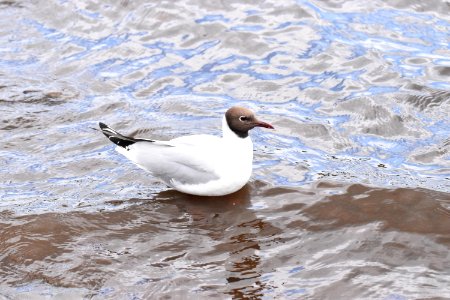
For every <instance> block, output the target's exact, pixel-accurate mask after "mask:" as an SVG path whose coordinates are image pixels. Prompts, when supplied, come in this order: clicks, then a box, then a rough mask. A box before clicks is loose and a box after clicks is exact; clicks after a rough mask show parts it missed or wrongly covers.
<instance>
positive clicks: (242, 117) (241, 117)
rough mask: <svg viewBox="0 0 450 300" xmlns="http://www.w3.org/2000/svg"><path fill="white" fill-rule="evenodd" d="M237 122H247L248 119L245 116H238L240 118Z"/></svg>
mask: <svg viewBox="0 0 450 300" xmlns="http://www.w3.org/2000/svg"><path fill="white" fill-rule="evenodd" d="M239 120H240V121H242V122H244V121H248V117H246V116H240V117H239Z"/></svg>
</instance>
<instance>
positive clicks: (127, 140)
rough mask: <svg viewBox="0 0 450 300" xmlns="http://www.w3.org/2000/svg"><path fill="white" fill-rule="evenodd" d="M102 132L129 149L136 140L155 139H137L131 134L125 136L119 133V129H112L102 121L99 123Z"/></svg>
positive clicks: (112, 140)
mask: <svg viewBox="0 0 450 300" xmlns="http://www.w3.org/2000/svg"><path fill="white" fill-rule="evenodd" d="M98 125H99V127H100V129H101V131H102V133H103V134H104V135H105V136H106V137H107V138H108V139H109V140H110V141H111V142H113V143H114V144H116V145H117V146H120V147H122V148H125V149H127V148H128V147H129V146H130V145H133V144H134V143H136V142H143V141H145V142H154V141H153V140H147V139H135V138H132V137H129V136H124V135H122V134H120V133H118V132H117V131H115V130H114V129H112V128H111V127H109V126H108V125H106V124H104V123H102V122H100V123H98Z"/></svg>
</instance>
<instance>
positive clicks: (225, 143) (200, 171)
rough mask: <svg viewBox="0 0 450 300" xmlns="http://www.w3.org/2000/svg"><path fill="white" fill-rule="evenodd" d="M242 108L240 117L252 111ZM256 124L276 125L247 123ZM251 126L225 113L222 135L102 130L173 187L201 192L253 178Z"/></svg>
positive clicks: (230, 188) (226, 190)
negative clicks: (137, 135)
mask: <svg viewBox="0 0 450 300" xmlns="http://www.w3.org/2000/svg"><path fill="white" fill-rule="evenodd" d="M239 109H240V111H238V112H237V114H238V116H237V117H238V118H240V117H243V116H244V115H245V114H244V112H245V113H247V114H248V112H249V111H248V110H245V109H244V110H245V111H241V110H242V108H239ZM250 113H251V112H250ZM251 116H253V114H251ZM233 117H234V115H233ZM241 122H242V121H241ZM252 122H253V120H252ZM255 124H256V125H255ZM238 125H239V124H238ZM240 125H242V124H240ZM255 126H261V127H267V128H273V127H272V126H271V125H269V124H267V123H264V122H260V121H257V120H256V119H254V123H252V124H251V125H248V126H247V127H249V128H248V130H249V129H251V128H253V127H255ZM247 127H244V128H243V129H244V130H240V129H242V128H238V130H236V128H234V127H233V124H232V123H230V118H229V117H227V116H225V117H224V118H223V121H222V137H217V136H213V135H205V134H202V135H189V136H183V137H179V138H175V139H172V140H170V141H154V140H148V139H134V138H131V137H127V136H123V135H121V134H120V133H118V132H117V131H115V130H113V129H111V128H110V127H108V126H107V125H105V124H103V123H100V128H101V129H102V132H103V133H104V134H105V135H106V136H107V137H108V138H109V139H110V140H111V141H112V142H114V143H115V144H116V145H118V146H117V148H116V150H117V151H118V152H119V153H121V154H123V155H124V156H125V157H127V158H128V159H129V160H131V161H132V162H134V163H135V164H136V165H138V166H139V167H141V168H142V169H144V170H146V171H148V172H150V173H151V174H152V175H153V176H155V177H158V178H160V179H161V180H162V181H164V182H165V183H166V184H167V185H169V186H171V187H172V188H174V189H176V190H178V191H180V192H183V193H187V194H193V195H199V196H221V195H226V194H230V193H233V192H235V191H238V190H239V189H241V188H242V187H243V186H244V185H245V184H246V183H247V181H248V180H249V179H250V176H251V173H252V161H253V144H252V141H251V139H250V136H248V134H243V133H247V131H248V130H245V129H247Z"/></svg>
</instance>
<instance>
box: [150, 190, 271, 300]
mask: <svg viewBox="0 0 450 300" xmlns="http://www.w3.org/2000/svg"><path fill="white" fill-rule="evenodd" d="M251 197H252V188H251V187H250V186H249V185H246V186H245V187H244V188H242V189H241V190H239V191H238V192H236V193H233V194H230V195H227V196H222V197H197V196H190V195H185V194H181V193H178V192H175V191H167V192H162V193H160V194H158V196H157V197H156V198H157V199H164V200H165V201H167V200H171V202H172V203H175V204H176V205H177V206H179V208H180V209H181V210H183V211H184V212H186V213H187V214H189V215H190V216H191V218H192V219H191V220H192V224H191V226H193V227H195V228H198V229H203V230H204V229H206V234H207V235H208V236H209V237H210V238H211V240H213V242H214V243H216V247H215V249H216V251H222V252H223V253H226V254H227V255H226V256H227V258H226V260H225V261H224V268H225V270H226V278H225V279H226V286H225V289H224V290H223V291H222V292H224V293H225V294H229V295H231V296H232V297H233V298H235V299H242V298H252V299H259V298H261V297H262V296H263V291H264V290H265V289H266V288H267V287H266V286H265V283H264V282H262V281H261V274H262V273H263V271H262V266H261V257H260V256H259V251H260V250H261V246H260V236H261V235H266V234H267V231H270V232H273V231H274V230H275V231H278V228H275V227H273V226H272V225H270V224H269V223H267V222H265V221H263V220H262V219H260V218H258V217H257V216H256V214H255V211H254V210H253V209H251Z"/></svg>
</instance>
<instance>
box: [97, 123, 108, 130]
mask: <svg viewBox="0 0 450 300" xmlns="http://www.w3.org/2000/svg"><path fill="white" fill-rule="evenodd" d="M98 127H100V129H102V130H103V129H105V128H108V125H106V124H105V123H102V122H98Z"/></svg>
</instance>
